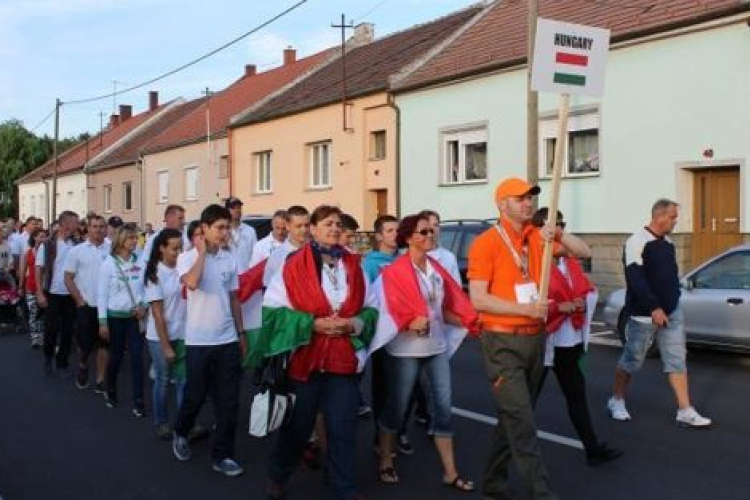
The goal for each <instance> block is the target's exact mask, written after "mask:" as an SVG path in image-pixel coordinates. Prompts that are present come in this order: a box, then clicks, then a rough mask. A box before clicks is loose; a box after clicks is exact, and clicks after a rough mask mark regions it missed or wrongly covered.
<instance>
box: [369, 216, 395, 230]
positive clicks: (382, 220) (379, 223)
mask: <svg viewBox="0 0 750 500" xmlns="http://www.w3.org/2000/svg"><path fill="white" fill-rule="evenodd" d="M387 222H395V223H396V224H398V218H396V217H394V216H393V215H387V214H386V215H381V216H380V217H378V218H377V219H375V225H374V226H373V227H374V229H375V232H376V233H378V234H380V233H382V232H383V226H385V224H386V223H387Z"/></svg>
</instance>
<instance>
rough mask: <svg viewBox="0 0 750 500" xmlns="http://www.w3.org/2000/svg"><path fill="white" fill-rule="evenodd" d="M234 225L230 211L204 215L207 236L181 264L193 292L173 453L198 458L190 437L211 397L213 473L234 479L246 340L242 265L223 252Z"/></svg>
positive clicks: (216, 207)
mask: <svg viewBox="0 0 750 500" xmlns="http://www.w3.org/2000/svg"><path fill="white" fill-rule="evenodd" d="M229 224H230V215H229V211H228V210H227V209H226V208H223V207H221V206H219V205H209V206H208V207H206V208H205V209H204V210H203V212H202V213H201V229H202V231H203V235H202V236H196V237H195V246H194V248H193V249H192V250H190V251H188V252H186V253H183V254H182V255H180V257H179V258H178V260H177V272H178V274H179V275H180V282H181V283H182V284H183V285H184V286H185V287H186V288H187V318H186V323H185V346H186V351H187V353H186V364H187V380H186V385H185V392H184V396H183V401H182V405H181V406H180V410H179V414H178V415H177V419H176V421H175V424H174V436H173V438H172V453H173V454H174V456H175V458H177V459H178V460H180V461H187V460H190V458H192V452H191V451H190V446H189V445H188V440H187V438H188V434H189V432H190V430H191V429H192V428H193V424H194V423H195V419H196V417H197V416H198V414H199V413H200V410H201V406H202V405H203V403H204V401H205V399H206V396H207V395H208V393H209V391H210V393H211V400H212V402H213V404H214V413H215V414H216V423H217V427H216V432H215V434H214V443H213V449H212V452H211V455H212V457H211V458H212V461H213V466H212V467H213V469H214V470H215V471H217V472H220V473H222V474H224V475H226V476H230V477H231V476H239V475H240V474H242V472H243V469H242V467H240V465H239V464H237V462H235V460H234V438H235V433H236V431H237V413H238V409H239V391H240V379H241V377H242V367H241V364H240V363H241V361H240V360H241V359H242V357H243V356H244V354H245V338H244V331H243V325H242V313H241V311H240V303H239V300H238V299H237V289H238V288H239V280H238V274H237V263H236V261H235V259H234V258H233V257H232V255H231V254H230V253H229V252H228V251H226V250H224V249H223V248H222V247H223V245H224V243H225V241H226V237H227V233H228V231H229Z"/></svg>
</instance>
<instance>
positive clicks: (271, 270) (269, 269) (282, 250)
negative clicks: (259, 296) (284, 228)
mask: <svg viewBox="0 0 750 500" xmlns="http://www.w3.org/2000/svg"><path fill="white" fill-rule="evenodd" d="M296 250H297V247H295V246H293V245H292V244H291V243H289V240H286V241H285V242H284V244H283V245H281V246H280V247H279V248H277V249H276V250H275V251H274V252H273V253H272V254H271V255H270V256H269V257H268V262H266V269H265V271H264V272H263V284H264V285H265V286H268V285H269V284H270V283H271V279H272V278H273V277H274V275H275V274H276V273H277V272H279V270H280V269H281V268H282V267H284V262H286V258H287V257H289V254H290V253H292V252H294V251H296Z"/></svg>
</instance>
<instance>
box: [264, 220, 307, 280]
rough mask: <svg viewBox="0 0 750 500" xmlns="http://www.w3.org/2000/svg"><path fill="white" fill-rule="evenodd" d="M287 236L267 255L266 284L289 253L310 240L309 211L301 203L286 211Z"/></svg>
mask: <svg viewBox="0 0 750 500" xmlns="http://www.w3.org/2000/svg"><path fill="white" fill-rule="evenodd" d="M286 216H287V219H286V220H287V238H286V241H285V242H284V244H283V245H282V246H280V247H279V248H278V249H277V250H276V251H275V252H273V253H272V254H271V255H270V256H269V257H268V262H267V263H266V269H265V271H264V273H263V284H264V285H265V286H268V284H269V283H270V282H271V278H273V275H274V274H276V273H277V272H278V271H279V269H281V266H282V264H283V263H284V261H285V260H286V258H287V257H288V256H289V254H290V253H292V252H294V251H296V250H298V249H300V248H302V247H303V246H305V245H306V244H307V242H308V241H310V212H308V211H307V209H306V208H305V207H303V206H301V205H293V206H291V207H289V209H288V210H287V211H286Z"/></svg>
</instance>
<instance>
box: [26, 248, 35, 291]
mask: <svg viewBox="0 0 750 500" xmlns="http://www.w3.org/2000/svg"><path fill="white" fill-rule="evenodd" d="M35 264H36V254H35V253H34V249H33V248H29V249H28V250H27V251H26V293H36V273H35V272H34V271H35V266H34V265H35Z"/></svg>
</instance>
